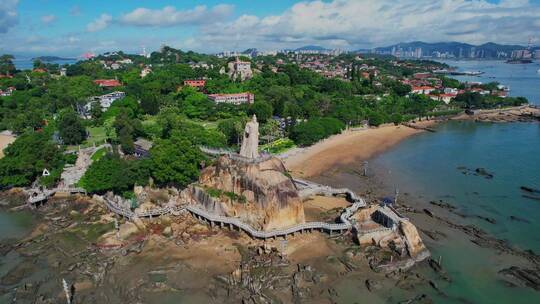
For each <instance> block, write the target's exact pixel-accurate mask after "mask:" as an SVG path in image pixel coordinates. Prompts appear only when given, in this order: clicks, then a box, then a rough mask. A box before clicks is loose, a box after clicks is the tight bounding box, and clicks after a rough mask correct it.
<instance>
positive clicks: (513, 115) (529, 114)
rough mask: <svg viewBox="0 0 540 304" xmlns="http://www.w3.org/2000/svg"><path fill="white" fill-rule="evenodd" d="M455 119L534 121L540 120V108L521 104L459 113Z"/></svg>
mask: <svg viewBox="0 0 540 304" xmlns="http://www.w3.org/2000/svg"><path fill="white" fill-rule="evenodd" d="M452 119H454V120H474V121H478V122H532V121H540V108H538V107H532V106H520V107H513V108H504V109H493V110H476V111H474V112H471V113H469V114H462V115H458V116H456V117H454V118H452Z"/></svg>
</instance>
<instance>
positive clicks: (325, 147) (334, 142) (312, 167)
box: [285, 121, 435, 178]
mask: <svg viewBox="0 0 540 304" xmlns="http://www.w3.org/2000/svg"><path fill="white" fill-rule="evenodd" d="M434 123H435V121H422V122H418V123H416V125H418V126H422V127H428V126H430V125H432V124H434ZM420 132H423V131H422V130H417V129H413V128H409V127H406V126H402V125H400V126H394V125H385V126H381V127H379V128H370V129H366V130H360V131H345V132H343V133H341V134H339V135H335V136H333V137H330V138H328V139H326V140H324V141H321V142H319V143H317V144H315V145H313V146H310V147H308V148H306V149H305V150H304V151H302V152H300V153H298V154H295V155H292V156H290V157H288V158H287V159H285V165H286V167H287V168H288V169H289V170H290V171H291V173H292V174H293V175H294V176H297V177H304V178H307V177H313V176H317V175H320V174H321V173H323V172H325V171H326V170H329V169H331V168H335V167H336V166H337V165H345V164H353V163H358V161H361V160H364V159H369V158H371V157H373V156H374V155H376V154H377V153H381V152H383V151H385V150H386V149H388V148H390V147H392V146H394V145H396V144H397V143H399V142H400V141H402V140H404V139H406V138H408V137H409V136H412V135H414V134H418V133H420Z"/></svg>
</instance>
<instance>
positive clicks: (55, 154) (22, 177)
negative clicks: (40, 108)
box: [0, 132, 64, 188]
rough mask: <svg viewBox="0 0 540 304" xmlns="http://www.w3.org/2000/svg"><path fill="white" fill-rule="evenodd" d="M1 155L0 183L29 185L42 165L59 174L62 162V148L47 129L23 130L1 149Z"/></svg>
mask: <svg viewBox="0 0 540 304" xmlns="http://www.w3.org/2000/svg"><path fill="white" fill-rule="evenodd" d="M4 153H5V156H4V157H3V158H2V159H0V187H2V188H3V187H10V186H28V185H30V184H31V183H32V182H33V181H34V180H35V179H36V178H37V177H39V176H40V175H41V174H42V172H43V169H47V170H48V171H49V172H50V173H51V174H54V176H56V177H58V176H59V175H60V172H61V170H62V168H63V165H64V157H63V154H62V152H61V150H60V149H59V148H58V147H57V146H56V144H54V143H53V142H52V141H51V140H50V134H49V133H48V132H28V133H24V134H22V135H21V136H19V137H18V138H17V140H15V142H13V143H12V144H11V145H9V146H8V147H7V148H6V149H5V150H4Z"/></svg>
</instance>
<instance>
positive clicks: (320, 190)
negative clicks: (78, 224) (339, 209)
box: [104, 180, 366, 239]
mask: <svg viewBox="0 0 540 304" xmlns="http://www.w3.org/2000/svg"><path fill="white" fill-rule="evenodd" d="M294 182H295V184H296V183H298V184H299V186H298V187H299V188H302V190H301V191H304V190H311V191H310V193H314V194H324V195H338V194H345V195H347V197H348V199H349V201H351V202H352V204H351V206H349V207H347V208H345V209H344V211H343V213H342V214H341V215H340V217H339V219H340V223H325V222H307V223H302V224H298V225H294V226H291V227H287V228H283V229H275V230H271V231H262V230H257V229H255V228H253V227H252V226H250V225H249V224H246V223H244V222H242V221H240V220H239V219H238V218H234V217H227V216H221V215H216V214H212V213H210V212H208V211H206V210H204V209H202V208H200V207H198V206H197V205H188V204H185V205H179V206H175V207H170V206H167V207H164V208H157V209H153V210H151V211H147V212H144V213H136V212H134V211H131V210H129V209H125V208H121V207H119V206H118V205H117V204H116V203H115V202H114V201H111V200H110V199H109V198H105V199H104V201H105V205H106V206H107V208H108V209H109V210H110V211H112V212H114V213H116V214H118V215H120V216H123V217H126V218H128V219H130V220H131V219H134V218H136V217H138V218H145V217H146V218H148V217H149V218H152V217H158V216H161V215H165V214H170V213H172V214H178V213H180V212H185V211H187V212H189V213H191V214H192V215H193V216H194V217H195V218H197V219H199V220H201V221H205V222H208V223H210V225H211V226H214V225H219V226H220V227H225V226H228V227H229V228H231V229H233V228H234V227H236V229H238V230H242V231H244V232H246V233H247V234H249V235H250V236H251V237H253V238H259V239H268V238H275V237H279V236H283V237H286V236H287V235H290V234H294V233H297V232H300V233H302V232H305V231H313V230H318V231H322V232H328V233H330V234H332V233H334V232H337V233H343V232H345V231H348V230H350V229H352V228H353V226H354V223H352V222H351V217H352V216H353V214H354V213H355V212H356V211H357V210H358V209H360V208H362V207H365V206H366V202H365V201H364V199H362V198H360V197H358V196H357V195H356V194H355V193H354V192H352V191H351V190H349V189H334V188H331V187H328V186H323V185H319V184H315V183H312V182H308V181H304V180H294ZM314 194H311V195H314ZM306 195H307V193H306Z"/></svg>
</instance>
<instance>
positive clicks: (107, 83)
mask: <svg viewBox="0 0 540 304" xmlns="http://www.w3.org/2000/svg"><path fill="white" fill-rule="evenodd" d="M94 83H95V84H97V85H98V86H100V87H103V88H114V87H119V86H121V85H122V84H121V83H120V81H118V80H116V79H97V80H94Z"/></svg>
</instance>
